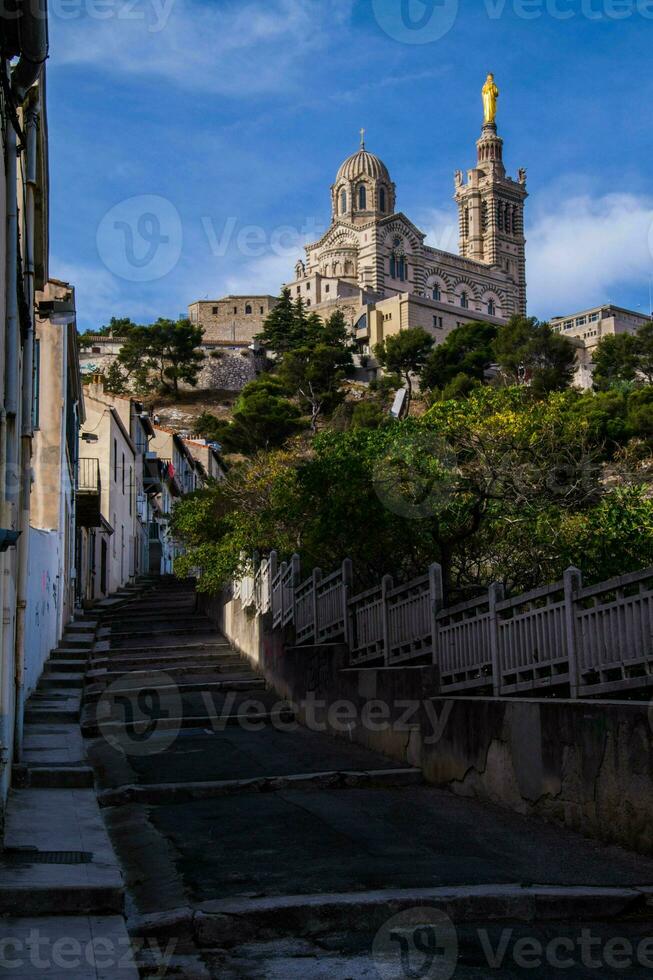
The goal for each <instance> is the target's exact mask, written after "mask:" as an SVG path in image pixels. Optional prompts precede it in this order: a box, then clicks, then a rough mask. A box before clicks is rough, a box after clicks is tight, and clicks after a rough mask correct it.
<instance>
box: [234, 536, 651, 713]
mask: <svg viewBox="0 0 653 980" xmlns="http://www.w3.org/2000/svg"><path fill="white" fill-rule="evenodd" d="M352 581H353V568H352V563H351V561H350V560H349V559H345V561H344V562H343V563H342V565H341V566H340V568H338V569H337V570H336V571H335V572H332V573H331V574H330V575H327V576H323V574H322V572H321V571H320V569H315V570H314V571H313V573H312V574H311V575H310V577H309V578H307V579H305V580H304V581H301V577H300V559H299V556H298V555H294V556H293V558H292V559H291V561H290V562H284V563H283V564H282V565H281V566H280V567H277V556H276V554H275V553H272V554H271V555H270V556H269V558H266V559H263V561H261V562H260V563H257V566H256V567H255V569H253V570H252V573H251V574H249V575H245V576H243V577H242V578H240V579H239V580H238V581H236V582H234V586H233V591H232V595H233V597H234V598H239V599H240V601H241V602H242V604H243V606H246V607H248V606H249V607H251V606H255V607H256V610H257V612H258V613H260V614H265V613H268V612H270V613H271V616H272V626H273V628H274V629H280V628H285V627H293V629H294V641H295V643H296V644H298V645H302V644H320V643H334V642H341V643H345V644H347V646H348V648H349V661H350V664H351V666H377V665H378V666H389V667H391V666H396V665H399V664H405V663H413V664H420V663H422V664H423V663H429V664H434V665H436V666H437V667H438V668H439V671H440V688H441V690H442V691H443V692H451V693H456V692H458V693H467V694H475V693H477V694H481V693H482V694H494V695H495V696H504V695H511V694H520V693H523V692H526V691H531V692H532V691H538V692H540V693H542V692H548V691H550V692H551V693H553V694H558V695H560V694H563V695H565V696H571V697H579V696H586V695H589V694H592V695H597V694H609V693H611V692H615V691H622V690H631V689H637V688H645V687H648V686H653V568H648V569H645V570H643V571H641V572H635V573H632V574H629V575H623V576H621V577H620V578H615V579H611V580H610V581H608V582H603V583H601V584H599V585H593V586H590V587H587V588H584V587H583V584H582V577H581V573H580V572H579V571H578V569H575V568H570V569H568V570H567V571H566V572H565V575H564V578H563V581H562V582H556V583H554V584H553V585H548V586H545V587H544V588H540V589H535V590H534V591H532V592H528V593H525V594H523V595H518V596H512V597H509V598H506V597H505V596H504V594H503V588H502V586H500V585H492V586H491V587H490V589H489V590H488V592H487V593H486V594H484V595H482V596H479V597H477V598H475V599H471V600H469V601H468V602H462V603H459V604H458V605H455V606H450V607H448V608H445V607H444V603H443V591H442V573H441V569H440V566H439V565H437V564H434V565H431V567H430V568H429V571H428V573H427V574H426V575H423V576H421V577H420V578H416V579H413V580H412V581H411V582H408V583H406V584H403V585H395V583H394V582H393V580H392V578H391V576H389V575H386V576H385V577H384V578H383V580H382V582H381V583H380V584H379V585H376V586H374V587H373V588H371V589H367V590H366V591H365V592H361V593H359V594H357V595H354V594H352V593H353V587H352Z"/></svg>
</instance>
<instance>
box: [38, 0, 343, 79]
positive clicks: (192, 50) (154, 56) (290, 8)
mask: <svg viewBox="0 0 653 980" xmlns="http://www.w3.org/2000/svg"><path fill="white" fill-rule="evenodd" d="M76 4H77V7H76ZM352 4H353V0H331V2H329V3H324V2H322V0H318V2H316V0H267V2H265V0H223V2H220V3H219V4H218V3H216V2H214V0H211V2H204V0H135V2H134V0H130V2H127V0H72V9H73V10H74V9H77V10H78V11H79V16H76V17H71V16H63V15H62V13H61V12H59V7H61V11H62V12H63V11H65V10H67V9H69V8H70V6H71V0H54V3H53V7H54V10H53V11H52V12H51V17H50V19H51V21H52V25H51V30H52V32H53V34H54V35H55V37H54V43H53V45H52V47H53V51H55V52H56V55H55V56H54V58H53V66H54V67H55V68H56V67H57V66H62V65H63V66H65V65H84V66H89V67H92V68H94V69H97V68H99V69H101V70H104V71H108V72H111V73H114V74H130V75H140V76H143V77H158V78H161V79H164V80H166V81H169V82H173V83H174V84H176V85H179V86H181V87H183V88H186V89H191V90H202V91H208V92H215V93H220V94H223V95H236V96H243V95H252V94H258V93H269V92H272V91H281V90H284V89H287V88H292V87H293V86H294V85H296V84H298V83H299V82H300V80H301V68H302V67H305V66H306V65H307V64H310V60H309V59H310V58H312V57H314V56H315V53H316V51H317V50H319V49H320V48H322V47H323V46H324V45H325V43H326V38H327V36H328V31H327V29H330V31H331V36H332V32H333V29H334V23H335V24H336V25H337V24H338V23H346V22H347V20H348V18H349V17H350V15H351V8H352ZM96 8H97V9H99V10H106V11H107V14H108V15H107V16H105V17H101V18H99V17H98V16H97V14H94V11H95V10H96ZM109 12H110V13H109ZM58 14H59V15H58ZM57 35H59V36H58V37H57Z"/></svg>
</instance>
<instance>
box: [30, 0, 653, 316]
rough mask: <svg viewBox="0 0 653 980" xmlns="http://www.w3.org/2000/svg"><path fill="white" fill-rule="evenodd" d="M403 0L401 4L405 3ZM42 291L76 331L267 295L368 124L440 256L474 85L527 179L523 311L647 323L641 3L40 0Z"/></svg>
mask: <svg viewBox="0 0 653 980" xmlns="http://www.w3.org/2000/svg"><path fill="white" fill-rule="evenodd" d="M402 5H403V6H402ZM50 18H51V26H50V33H51V59H50V62H49V75H48V99H49V126H50V152H51V157H50V160H51V187H52V198H51V247H52V260H51V274H52V275H54V276H57V277H59V278H64V279H69V280H70V281H71V282H73V283H74V284H75V285H76V287H77V294H78V311H79V325H80V327H81V328H83V329H86V328H88V327H95V326H99V325H101V324H103V323H106V322H107V321H108V320H109V318H110V317H111V316H131V317H132V318H134V319H135V320H138V321H140V322H150V321H152V320H154V319H156V317H158V316H172V317H174V316H177V315H178V314H180V313H181V312H182V311H184V310H185V308H186V306H187V305H188V303H189V302H191V301H193V300H195V299H199V298H203V297H209V298H216V297H219V296H221V295H224V294H226V293H229V292H273V293H277V292H278V289H279V286H280V284H281V282H283V281H284V280H288V279H291V278H292V275H293V271H292V270H293V268H294V264H295V261H296V258H297V257H299V255H300V254H301V252H302V243H303V242H304V241H311V240H315V239H316V238H317V237H318V235H319V233H320V231H321V230H323V229H324V228H326V225H327V223H328V221H329V208H330V203H329V187H330V185H331V183H332V181H333V179H334V176H335V173H336V171H337V169H338V166H339V164H340V163H341V162H342V160H343V159H344V158H345V157H346V156H347V155H348V154H349V153H351V152H354V151H355V149H356V148H357V145H358V132H359V129H360V128H361V127H362V126H364V127H365V128H366V130H367V146H368V148H369V149H371V150H372V151H373V152H376V153H378V154H379V156H381V157H382V159H383V160H384V161H385V162H386V164H387V165H388V167H389V169H390V172H391V174H392V176H393V179H394V180H395V181H396V184H397V193H398V205H397V206H398V209H400V210H402V211H404V212H406V213H407V214H408V215H409V216H410V217H411V218H412V220H414V221H415V222H416V223H417V224H418V225H420V227H422V228H423V229H424V230H425V231H427V232H428V234H429V241H430V242H431V243H432V244H435V245H439V246H440V247H443V248H447V249H449V250H452V251H456V250H457V241H456V214H455V206H454V203H453V200H452V194H453V173H454V171H455V170H456V169H462V170H466V169H468V168H469V167H470V166H472V165H473V164H474V160H475V140H476V139H477V138H478V135H479V132H480V126H481V121H482V109H481V101H480V89H481V86H482V84H483V81H484V79H485V75H486V73H487V71H489V70H492V71H494V73H495V75H496V79H497V82H498V84H499V87H500V89H501V99H500V110H499V118H498V123H499V131H500V133H501V135H502V136H503V137H504V139H505V143H506V145H505V160H506V165H507V167H508V170H509V172H510V173H511V174H513V175H515V174H516V172H517V169H518V168H519V167H521V166H524V167H526V168H527V169H528V185H529V191H530V195H531V196H530V199H529V201H528V203H527V222H526V224H527V236H528V239H529V245H528V278H529V305H530V312H531V313H533V314H535V315H537V316H540V317H542V318H545V317H548V316H551V315H556V314H563V313H566V312H573V311H574V310H575V309H581V308H583V307H584V306H588V305H593V304H595V303H602V302H608V301H609V302H613V303H617V304H619V305H622V306H627V307H631V308H633V309H641V310H642V311H645V312H648V305H649V281H650V279H651V277H652V276H653V254H652V249H653V233H652V232H651V228H652V226H653V168H652V166H651V160H652V159H653V154H652V149H653V147H652V142H653V140H652V136H651V133H652V127H651V108H650V107H651V105H652V104H653V67H652V65H651V58H650V50H651V46H652V42H653V0H51V9H50Z"/></svg>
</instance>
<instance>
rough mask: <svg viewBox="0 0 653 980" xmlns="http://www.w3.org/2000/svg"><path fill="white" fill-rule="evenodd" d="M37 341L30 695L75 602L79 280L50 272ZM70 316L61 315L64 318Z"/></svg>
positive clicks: (29, 606)
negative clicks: (64, 310) (76, 313)
mask: <svg viewBox="0 0 653 980" xmlns="http://www.w3.org/2000/svg"><path fill="white" fill-rule="evenodd" d="M38 300H39V303H40V305H39V312H40V313H41V311H43V312H42V315H39V316H38V317H37V318H36V328H35V345H34V402H33V427H34V436H33V451H32V493H31V508H30V528H29V559H28V577H27V578H28V585H27V610H26V625H25V630H26V650H27V656H26V659H25V696H26V697H28V696H29V694H30V693H31V691H32V690H33V689H34V687H35V686H36V683H37V681H38V679H39V676H40V673H41V671H42V669H43V664H44V663H45V661H46V660H47V659H48V657H49V655H50V651H51V650H52V649H53V648H54V647H56V646H57V644H58V642H59V640H60V639H61V636H62V634H63V631H64V627H65V626H66V624H67V623H68V622H69V621H70V620H71V619H72V617H73V614H74V610H75V600H76V586H77V554H76V550H77V549H76V483H77V470H78V465H77V460H78V438H77V434H78V429H79V426H80V424H82V423H83V421H84V396H83V389H82V384H81V376H80V370H79V352H78V346H77V329H76V325H75V321H74V319H71V318H69V316H68V315H67V314H66V315H64V316H63V317H62V316H61V314H59V316H57V314H56V313H54V312H51V313H50V314H49V315H46V313H45V311H46V310H49V309H54V308H55V307H54V306H53V304H57V305H58V306H59V308H61V307H68V308H70V309H72V310H74V308H75V294H74V289H73V287H72V286H71V285H70V284H68V283H64V282H60V281H58V280H52V279H51V280H49V281H48V282H47V283H46V285H45V288H44V290H43V291H42V293H40V294H39V296H38ZM62 320H63V321H64V322H61V321H62Z"/></svg>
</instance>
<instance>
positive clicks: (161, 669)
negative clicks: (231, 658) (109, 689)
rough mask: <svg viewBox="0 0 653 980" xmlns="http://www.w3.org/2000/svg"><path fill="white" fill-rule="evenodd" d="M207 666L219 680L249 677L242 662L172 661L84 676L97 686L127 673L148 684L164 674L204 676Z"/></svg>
mask: <svg viewBox="0 0 653 980" xmlns="http://www.w3.org/2000/svg"><path fill="white" fill-rule="evenodd" d="M207 666H208V667H209V668H210V669H211V672H212V673H213V674H214V675H216V677H217V678H218V679H220V680H224V681H227V680H234V679H236V680H240V679H241V678H244V677H247V676H249V675H250V672H249V670H248V668H247V666H246V665H244V664H243V662H242V661H238V663H233V664H232V663H226V664H224V665H219V664H215V663H213V664H208V665H207V664H205V663H201V664H196V663H175V662H174V661H173V662H172V663H169V664H165V665H162V666H156V665H155V664H154V665H152V664H151V665H149V666H148V665H146V666H143V667H132V668H131V669H129V670H128V671H125V670H124V669H122V670H121V669H114V668H112V667H111V666H109V665H107V666H102V665H101V666H100V667H94V668H92V669H91V670H89V671H88V673H87V674H86V681H87V684H97V683H102V682H106V683H107V684H110V683H112V682H113V681H114V680H117V679H118V678H120V677H124V676H125V673H128V674H129V676H130V677H131V678H135V677H139V676H142V677H147V678H148V683H149V679H150V678H152V677H153V676H155V675H156V674H164V675H165V676H167V677H172V678H183V677H194V676H197V675H200V676H204V675H205V674H206V672H207Z"/></svg>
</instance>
